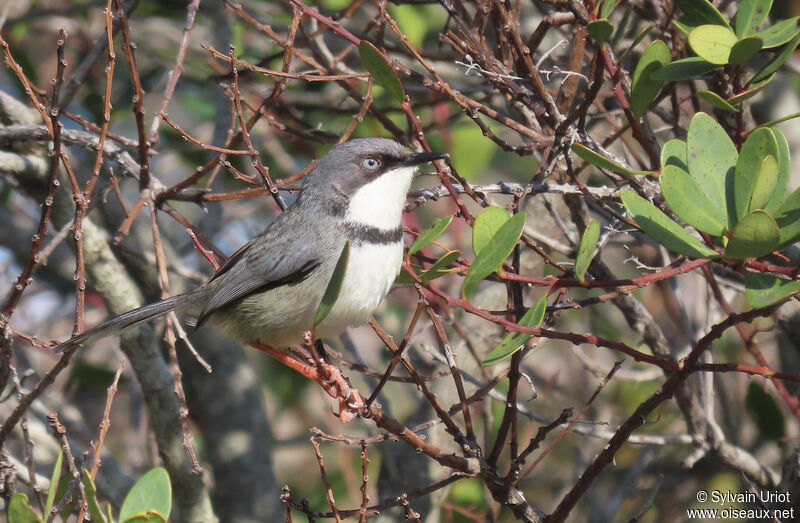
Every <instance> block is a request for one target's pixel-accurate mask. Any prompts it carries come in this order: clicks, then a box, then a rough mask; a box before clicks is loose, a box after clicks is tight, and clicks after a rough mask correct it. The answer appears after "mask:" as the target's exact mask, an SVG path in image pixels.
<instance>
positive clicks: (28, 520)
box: [8, 492, 42, 523]
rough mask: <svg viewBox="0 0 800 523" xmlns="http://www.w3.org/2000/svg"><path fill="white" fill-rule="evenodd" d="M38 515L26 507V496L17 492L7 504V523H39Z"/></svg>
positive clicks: (28, 506)
mask: <svg viewBox="0 0 800 523" xmlns="http://www.w3.org/2000/svg"><path fill="white" fill-rule="evenodd" d="M41 521H42V520H41V519H40V518H39V514H37V513H36V512H34V511H33V509H32V508H31V506H30V505H28V496H26V495H25V494H23V493H22V492H17V493H16V494H14V495H13V496H11V501H9V502H8V523H41Z"/></svg>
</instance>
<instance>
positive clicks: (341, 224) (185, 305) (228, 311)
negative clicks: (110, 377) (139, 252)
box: [54, 138, 449, 422]
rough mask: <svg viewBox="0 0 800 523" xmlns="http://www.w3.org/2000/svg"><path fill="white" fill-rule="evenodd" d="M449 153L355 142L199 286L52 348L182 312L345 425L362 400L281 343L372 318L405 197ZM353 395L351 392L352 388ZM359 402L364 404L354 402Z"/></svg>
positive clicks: (391, 270) (394, 253)
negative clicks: (286, 378)
mask: <svg viewBox="0 0 800 523" xmlns="http://www.w3.org/2000/svg"><path fill="white" fill-rule="evenodd" d="M448 157H449V155H447V154H444V153H436V152H412V151H411V150H410V149H408V148H406V147H404V146H403V145H401V144H400V143H398V142H397V141H395V140H393V139H390V138H356V139H351V140H348V141H346V142H344V143H342V144H340V145H337V146H335V147H334V148H332V149H331V150H330V151H328V152H327V153H326V154H325V155H323V156H322V157H321V158H320V159H319V161H318V162H317V164H316V165H315V166H314V167H313V169H311V171H310V172H309V173H308V174H307V175H306V176H305V177H304V182H303V186H302V189H301V191H300V194H299V196H298V197H297V198H296V200H295V202H294V203H293V204H292V205H291V206H290V207H289V208H288V209H287V210H286V211H285V212H283V213H281V214H280V215H278V217H277V218H276V219H274V220H273V221H272V222H271V223H270V224H269V225H268V226H267V227H266V228H265V229H264V230H263V231H262V232H261V233H260V234H258V235H257V236H256V237H255V238H253V239H252V240H250V241H249V242H247V243H246V244H245V245H243V246H242V247H241V248H240V249H239V250H238V251H236V252H235V253H234V254H233V255H232V256H230V258H228V260H227V261H226V262H225V263H224V264H223V265H222V266H220V267H219V269H217V270H216V272H215V273H214V274H213V275H212V276H211V277H210V278H209V279H208V280H207V281H206V282H205V283H204V284H202V285H201V286H200V287H198V288H196V289H194V290H192V291H190V292H187V293H185V294H180V295H177V296H173V297H170V298H166V299H163V300H160V301H156V302H154V303H151V304H148V305H144V306H143V307H140V308H138V309H134V310H131V311H128V312H125V313H122V314H120V315H119V316H116V317H114V318H111V319H108V320H106V321H104V322H102V323H100V324H99V325H97V326H95V327H92V328H90V329H88V330H86V331H84V332H82V333H80V334H77V335H76V336H74V337H72V338H70V339H69V340H67V341H65V342H63V343H61V344H59V345H57V346H56V347H55V349H54V350H55V351H56V352H63V351H67V350H75V349H76V348H77V347H79V346H81V345H84V344H86V343H88V342H89V341H91V340H94V339H96V338H100V337H103V336H108V335H111V334H114V333H117V332H119V331H121V330H123V329H126V328H128V327H132V326H134V325H137V324H140V323H142V322H146V321H149V320H152V319H154V318H157V317H159V316H162V315H165V314H167V313H168V312H170V311H173V310H181V311H182V312H185V313H186V314H187V315H188V316H189V317H190V318H192V319H191V320H190V322H189V323H190V325H193V326H194V327H196V328H197V327H200V326H202V325H204V324H209V325H212V326H214V327H216V328H218V329H219V330H221V331H222V332H223V333H224V334H226V335H227V336H228V337H230V338H232V339H233V340H235V341H238V342H241V343H243V344H250V345H253V346H255V347H256V348H258V349H260V350H262V351H264V352H266V353H267V354H269V355H271V356H273V357H275V358H277V359H279V360H280V361H282V362H283V363H285V364H287V365H289V366H290V367H292V368H294V369H295V370H297V371H299V372H301V373H302V374H303V375H305V376H307V377H309V378H312V379H314V380H316V381H318V382H319V383H320V384H321V385H322V386H323V388H324V389H325V390H326V391H327V392H328V394H330V395H331V396H333V397H338V398H339V400H340V401H339V404H340V418H341V419H342V421H345V422H346V421H348V420H349V419H352V417H354V415H355V409H356V407H357V406H358V405H361V404H363V402H362V401H361V400H360V396H357V397H356V396H354V395H353V391H352V390H349V388H348V385H349V384H348V383H347V381H346V379H345V378H343V377H342V376H341V372H340V371H338V369H336V368H335V367H333V366H332V365H329V364H326V365H327V367H324V368H323V370H322V371H321V373H320V366H319V365H318V364H315V363H316V362H311V363H309V362H307V361H306V362H303V361H300V360H298V358H297V357H294V356H292V355H290V354H289V352H288V351H287V349H288V348H290V347H292V346H295V347H297V346H298V345H300V344H302V343H304V341H306V342H307V341H308V337H307V336H308V333H309V332H310V331H312V329H313V335H314V339H316V340H319V339H322V338H329V337H333V336H337V335H338V334H340V333H341V332H342V331H344V330H345V329H346V328H348V327H352V326H357V325H362V324H364V323H366V322H367V321H369V318H370V316H371V315H372V313H373V312H374V311H375V309H376V308H377V306H378V304H379V303H380V302H381V301H382V300H383V298H384V297H385V296H386V294H387V293H388V291H389V289H390V288H391V286H392V283H393V282H394V280H395V278H396V277H397V275H398V274H399V272H400V268H401V264H402V259H403V229H402V224H401V221H402V214H403V209H404V206H405V202H406V193H407V192H408V190H409V188H410V186H411V182H412V180H413V178H414V176H415V174H416V173H417V171H418V168H419V166H420V165H421V164H424V163H428V162H433V161H436V160H443V159H446V158H448ZM348 241H349V242H350V244H349V245H350V248H349V260H348V263H347V265H346V271H345V275H344V278H343V280H342V283H341V289H340V291H339V295H338V298H337V299H336V301H335V302H334V304H333V307H332V308H331V310H330V312H329V313H328V315H327V316H326V317H325V318H324V320H322V322H321V323H319V325H317V326H316V327H315V326H314V325H313V323H314V318H315V315H316V311H317V309H318V307H319V305H320V302H321V300H322V297H323V294H324V293H325V291H326V289H327V287H328V284H329V282H330V280H331V277H332V274H333V271H334V268H335V266H336V265H337V262H338V261H339V257H340V255H341V254H342V252H343V249H344V246H345V244H346V243H347V242H348ZM356 394H357V392H356ZM360 402H361V403H360Z"/></svg>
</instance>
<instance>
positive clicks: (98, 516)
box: [81, 469, 109, 523]
mask: <svg viewBox="0 0 800 523" xmlns="http://www.w3.org/2000/svg"><path fill="white" fill-rule="evenodd" d="M81 483H83V490H84V491H85V492H86V504H87V505H89V514H91V515H92V521H102V522H104V523H109V522H108V521H107V520H106V516H105V514H103V511H102V509H101V508H100V503H98V501H97V488H96V487H95V486H94V481H92V476H91V474H90V473H89V471H88V470H86V469H83V472H82V473H81Z"/></svg>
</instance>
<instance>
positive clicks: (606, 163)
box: [570, 142, 653, 176]
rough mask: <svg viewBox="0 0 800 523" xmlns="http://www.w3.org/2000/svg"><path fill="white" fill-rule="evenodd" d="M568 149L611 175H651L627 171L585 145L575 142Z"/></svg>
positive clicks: (646, 172)
mask: <svg viewBox="0 0 800 523" xmlns="http://www.w3.org/2000/svg"><path fill="white" fill-rule="evenodd" d="M570 148H571V149H572V152H574V153H575V154H577V155H578V157H580V158H581V159H582V160H585V161H587V162H589V163H590V164H592V165H594V166H596V167H600V168H601V169H607V170H609V171H611V172H612V173H617V174H627V175H629V176H633V175H637V174H653V173H652V172H651V171H637V170H635V169H628V168H627V167H624V166H622V165H619V164H618V163H614V162H612V161H611V160H609V159H608V158H606V157H605V156H603V155H601V154H598V153H596V152H594V151H593V150H591V149H589V148H588V147H586V146H585V145H581V144H579V143H577V142H576V143H573V144H572V146H571V147H570Z"/></svg>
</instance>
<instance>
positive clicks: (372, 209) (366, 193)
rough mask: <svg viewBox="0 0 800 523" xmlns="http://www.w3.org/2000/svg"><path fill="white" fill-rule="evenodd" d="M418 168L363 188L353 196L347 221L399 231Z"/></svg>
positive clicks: (391, 173) (392, 173) (391, 174)
mask: <svg viewBox="0 0 800 523" xmlns="http://www.w3.org/2000/svg"><path fill="white" fill-rule="evenodd" d="M415 171H416V166H409V167H400V168H398V169H395V170H393V171H389V172H387V173H384V174H383V175H381V176H379V177H378V178H376V179H375V180H373V181H371V182H369V183H367V184H365V185H362V186H361V187H359V188H358V190H357V191H356V192H355V193H354V194H353V195H351V196H350V202H349V205H348V207H347V212H346V214H345V220H347V221H351V222H354V223H361V224H364V225H370V226H372V227H378V228H379V229H387V230H388V229H395V228H396V227H397V226H398V225H400V220H401V218H402V216H403V207H405V203H406V198H405V196H406V193H407V192H408V189H409V187H411V181H412V180H413V179H414V172H415Z"/></svg>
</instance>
